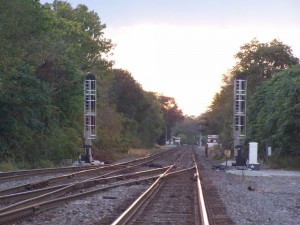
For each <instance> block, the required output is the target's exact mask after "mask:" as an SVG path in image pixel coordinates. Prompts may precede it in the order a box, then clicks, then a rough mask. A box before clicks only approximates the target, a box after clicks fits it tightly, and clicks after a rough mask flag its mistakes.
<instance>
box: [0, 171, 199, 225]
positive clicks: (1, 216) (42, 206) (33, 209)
mask: <svg viewBox="0 0 300 225" xmlns="http://www.w3.org/2000/svg"><path fill="white" fill-rule="evenodd" d="M192 169H194V168H189V169H185V170H180V171H176V172H172V173H170V176H174V175H178V174H181V173H186V172H189V171H190V170H192ZM159 176H160V175H156V176H151V177H148V178H141V179H138V180H135V181H127V182H123V183H120V184H114V185H110V186H107V187H101V188H98V189H94V190H91V191H87V192H84V193H79V194H75V195H71V196H67V197H61V198H57V199H53V200H50V201H45V202H40V203H39V204H34V205H31V206H26V207H23V208H20V209H16V210H11V211H8V212H4V213H0V224H6V223H9V222H13V221H15V220H17V219H21V218H23V217H28V216H32V215H34V214H38V213H40V212H42V211H45V210H47V209H50V208H54V207H57V206H59V205H62V204H65V203H67V202H69V201H72V200H77V199H80V198H83V197H88V196H92V195H94V194H97V193H99V192H102V191H107V190H109V189H112V188H116V187H119V186H124V185H135V184H139V183H142V182H149V181H151V180H157V178H158V177H159Z"/></svg>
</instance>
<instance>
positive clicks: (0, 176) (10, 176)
mask: <svg viewBox="0 0 300 225" xmlns="http://www.w3.org/2000/svg"><path fill="white" fill-rule="evenodd" d="M174 150H176V148H173V149H169V150H163V151H160V152H155V153H152V154H149V155H147V156H145V157H142V158H138V159H133V160H130V161H126V162H121V163H114V164H108V165H100V166H80V167H62V168H46V169H34V170H18V171H11V172H0V182H6V181H11V180H16V179H20V178H27V177H32V176H38V175H41V174H53V173H63V172H70V171H77V170H79V171H82V170H84V171H86V170H91V169H97V168H98V169H100V168H101V169H104V168H107V167H110V168H111V167H118V166H120V167H125V166H126V165H128V164H131V163H135V162H137V161H143V160H147V159H150V158H156V157H158V156H159V155H161V154H164V153H166V152H169V151H174ZM28 188H29V187H28ZM6 194H8V193H6Z"/></svg>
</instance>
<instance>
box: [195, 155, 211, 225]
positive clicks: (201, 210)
mask: <svg viewBox="0 0 300 225" xmlns="http://www.w3.org/2000/svg"><path fill="white" fill-rule="evenodd" d="M193 160H194V167H195V170H196V171H195V177H196V179H197V196H198V203H199V207H198V209H199V211H198V214H199V217H200V219H201V224H202V225H209V220H208V215H207V210H206V204H205V200H204V195H203V189H202V185H201V181H200V176H199V170H198V166H197V163H196V160H195V157H194V155H193Z"/></svg>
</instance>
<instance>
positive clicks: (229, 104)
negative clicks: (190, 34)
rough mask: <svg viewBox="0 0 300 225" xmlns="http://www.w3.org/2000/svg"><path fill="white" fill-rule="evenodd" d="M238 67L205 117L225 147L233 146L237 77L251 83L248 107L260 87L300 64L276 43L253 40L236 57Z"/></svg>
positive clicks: (283, 46) (230, 72)
mask: <svg viewBox="0 0 300 225" xmlns="http://www.w3.org/2000/svg"><path fill="white" fill-rule="evenodd" d="M235 58H236V59H237V60H238V61H237V63H236V65H235V66H234V67H233V68H232V69H231V70H230V71H229V72H228V73H227V74H226V75H224V76H223V86H222V88H221V91H220V92H219V93H217V94H216V95H215V97H214V99H213V102H212V103H211V105H210V108H209V110H208V111H207V112H206V113H205V114H204V115H203V116H204V117H205V118H206V119H207V120H208V127H207V129H208V130H209V131H210V132H214V133H216V134H219V135H220V139H221V142H222V143H223V145H224V146H228V147H229V146H232V137H231V134H232V123H233V86H232V85H233V81H234V79H235V78H236V76H237V75H239V74H243V75H244V76H245V78H246V80H247V96H248V105H251V104H252V103H251V99H250V98H249V97H251V96H252V95H253V93H255V90H256V88H257V87H259V86H260V85H261V84H262V83H263V82H264V81H266V80H268V79H270V78H271V77H273V76H274V74H275V73H277V72H278V71H281V70H285V69H287V68H290V67H292V66H294V65H296V64H298V63H299V59H298V58H296V57H294V56H293V54H292V49H291V48H290V47H289V46H287V45H284V44H283V43H282V42H280V41H278V40H276V39H274V40H273V41H271V42H269V43H260V42H259V41H258V40H256V39H253V40H251V41H250V43H247V44H245V45H243V46H241V48H240V51H239V52H238V53H237V54H236V55H235Z"/></svg>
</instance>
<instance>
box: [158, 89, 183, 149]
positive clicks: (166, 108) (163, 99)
mask: <svg viewBox="0 0 300 225" xmlns="http://www.w3.org/2000/svg"><path fill="white" fill-rule="evenodd" d="M158 100H159V102H160V105H161V110H162V112H163V118H164V121H165V127H164V130H163V132H162V133H161V135H160V137H159V139H158V143H159V144H164V143H165V140H166V138H167V139H170V138H171V133H172V128H173V127H174V126H175V125H176V124H177V123H179V122H181V121H183V119H184V116H183V113H182V111H181V109H179V108H178V105H177V103H176V101H175V98H173V97H168V96H163V95H159V96H158Z"/></svg>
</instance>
